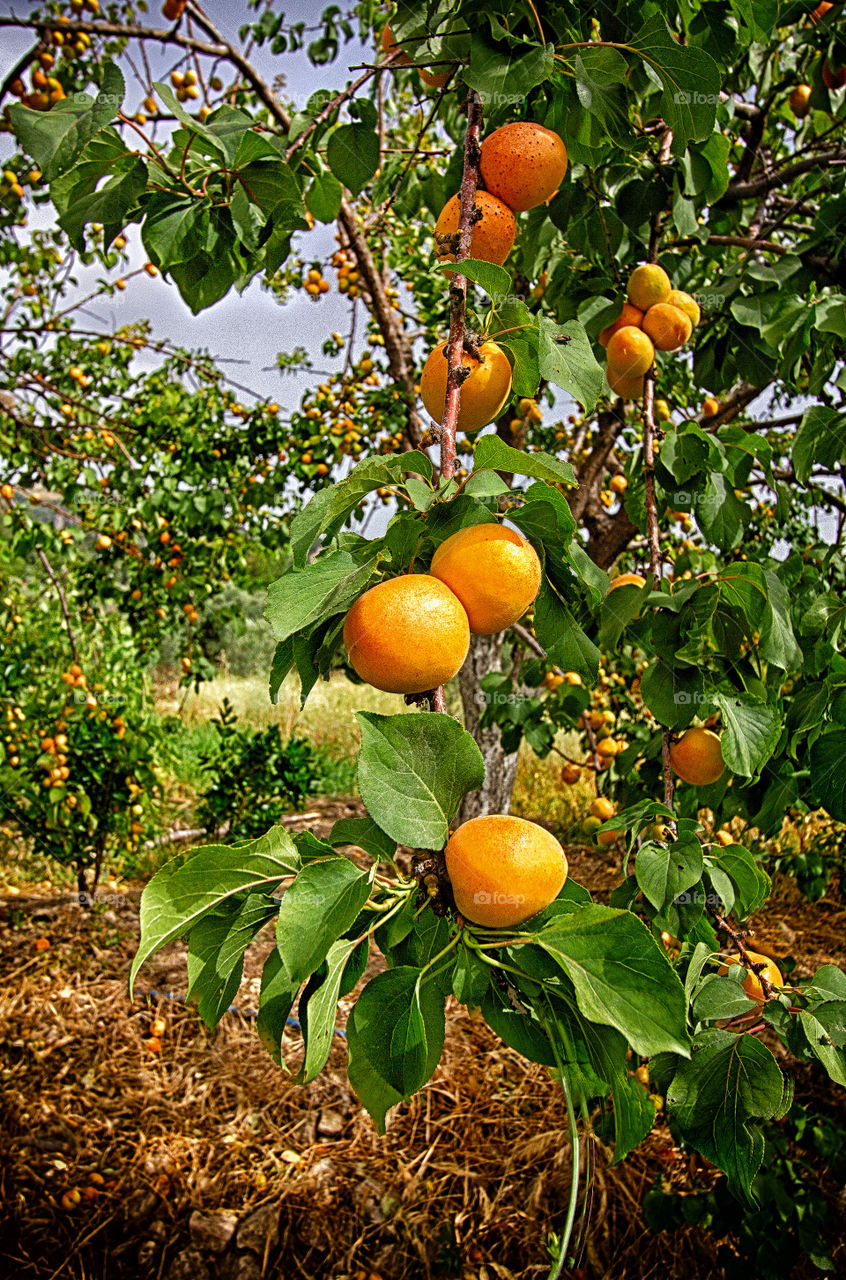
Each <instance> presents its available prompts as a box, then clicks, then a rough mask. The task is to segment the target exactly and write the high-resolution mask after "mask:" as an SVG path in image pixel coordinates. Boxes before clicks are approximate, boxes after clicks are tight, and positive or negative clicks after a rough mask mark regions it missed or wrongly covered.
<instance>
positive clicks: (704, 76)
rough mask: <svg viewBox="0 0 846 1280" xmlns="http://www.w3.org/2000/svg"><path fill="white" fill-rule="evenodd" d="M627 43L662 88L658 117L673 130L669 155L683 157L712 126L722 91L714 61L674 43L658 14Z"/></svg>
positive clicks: (698, 52) (690, 47) (690, 48)
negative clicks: (654, 75) (656, 77)
mask: <svg viewBox="0 0 846 1280" xmlns="http://www.w3.org/2000/svg"><path fill="white" fill-rule="evenodd" d="M627 43H628V47H629V48H630V49H634V50H635V51H636V52H637V53H639V54H640V56H641V57H642V58H643V60H644V62H645V63H646V64H647V66H648V67H649V68H650V69H651V70H652V71H654V72H655V73H656V74H657V76H658V77H659V79H660V81H661V83H662V85H663V92H662V94H661V107H660V114H661V116H662V117H663V119H664V120H665V122H666V123H667V124H668V125H669V127H670V128H671V129H672V131H673V148H672V149H673V154H674V155H677V156H678V155H683V154H684V152H685V151H686V149H687V145H688V143H689V142H704V141H705V139H706V138H708V137H709V135H710V133H711V130H712V129H713V127H714V118H715V115H716V110H717V103H718V102H719V100H720V89H721V88H722V82H721V77H720V69H719V67H718V66H717V64H716V62H714V59H713V58H712V57H711V56H710V54H707V53H706V52H705V51H704V49H697V48H695V47H693V46H691V45H682V44H678V43H677V41H676V40H675V39H674V37H673V33H672V32H671V31H670V28H669V26H668V25H667V21H666V19H665V18H664V17H663V15H662V14H660V13H655V14H653V15H652V17H651V18H649V19H648V20H647V22H645V23H644V25H643V26H642V27H641V29H640V31H638V33H637V35H635V36H633V37H632V38H631V39H629V41H628V42H627Z"/></svg>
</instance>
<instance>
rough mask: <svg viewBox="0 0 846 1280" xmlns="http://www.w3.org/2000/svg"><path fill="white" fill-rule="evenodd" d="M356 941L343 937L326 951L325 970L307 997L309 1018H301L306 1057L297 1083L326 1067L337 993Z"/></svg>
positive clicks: (301, 1012) (336, 1013)
mask: <svg viewBox="0 0 846 1280" xmlns="http://www.w3.org/2000/svg"><path fill="white" fill-rule="evenodd" d="M356 946H357V942H356V939H355V938H341V939H340V940H339V941H338V942H335V943H333V945H332V946H331V947H330V948H329V951H328V952H327V954H326V964H325V973H323V972H321V974H320V975H319V976H318V978H317V983H316V987H315V989H314V990H313V991H312V992H311V993H310V995H309V998H308V1005H307V1010H308V1017H307V1019H305V1018H303V1011H302V1009H301V1011H300V1019H301V1022H302V1024H303V1028H304V1035H305V1058H304V1059H303V1065H302V1066H301V1068H300V1073H299V1075H298V1077H297V1083H298V1084H308V1083H309V1082H310V1081H311V1080H314V1078H315V1076H318V1075H320V1072H321V1071H322V1070H323V1068H324V1067H325V1066H326V1060H327V1058H328V1057H329V1052H330V1050H331V1048H332V1037H333V1036H334V1034H335V1023H336V1021H337V1017H338V996H339V994H340V988H341V979H342V978H343V976H344V969H345V968H346V964H347V961H348V960H349V958H350V956H351V954H352V952H353V951H354V950H355V948H356Z"/></svg>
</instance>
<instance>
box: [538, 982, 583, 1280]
mask: <svg viewBox="0 0 846 1280" xmlns="http://www.w3.org/2000/svg"><path fill="white" fill-rule="evenodd" d="M550 1015H551V1021H552V1026H553V1027H554V1028H555V1031H556V1032H557V1031H558V1023H557V1020H556V1019H555V1013H554V1011H553V1009H552V1006H551V1003H550ZM544 1029H545V1031H546V1034H547V1036H548V1037H549V1043H550V1044H551V1046H552V1052H553V1054H554V1055H555V1066H556V1068H557V1070H558V1074H559V1077H560V1081H561V1090H562V1092H563V1094H564V1101H565V1103H566V1105H567V1124H568V1128H569V1130H570V1149H571V1152H572V1156H571V1161H570V1201H569V1203H568V1205H567V1220H566V1222H565V1223H564V1233H563V1235H562V1237H561V1241H560V1244H559V1250H558V1258H557V1260H556V1262H555V1266H554V1267H553V1268H552V1271H550V1273H549V1280H558V1278H559V1276H560V1275H561V1272H562V1271H563V1270H564V1263H565V1262H566V1261H567V1254H568V1253H569V1250H570V1237H571V1236H572V1234H573V1224H574V1223H575V1221H576V1208H577V1206H578V1203H579V1158H580V1148H579V1126H578V1124H577V1122H576V1108H575V1107H574V1106H573V1096H572V1094H571V1093H570V1083H569V1081H568V1079H567V1073H566V1071H565V1069H564V1063H563V1061H562V1058H561V1053H560V1051H559V1046H558V1040H557V1038H556V1036H555V1035H553V1034H551V1028H550V1026H549V1025H545V1027H544Z"/></svg>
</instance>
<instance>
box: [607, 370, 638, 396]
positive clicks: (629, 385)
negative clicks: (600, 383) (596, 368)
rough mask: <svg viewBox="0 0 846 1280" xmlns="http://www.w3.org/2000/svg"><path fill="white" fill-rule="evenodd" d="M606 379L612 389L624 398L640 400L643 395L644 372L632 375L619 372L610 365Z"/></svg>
mask: <svg viewBox="0 0 846 1280" xmlns="http://www.w3.org/2000/svg"><path fill="white" fill-rule="evenodd" d="M605 380H606V382H607V383H608V385H609V387H610V388H611V390H612V391H613V392H614V393H615V394H616V395H618V396H622V398H623V399H624V400H640V398H641V396H642V395H643V374H642V373H640V374H636V375H634V376H633V377H630V376H629V375H628V374H626V373H618V372H617V370H616V369H612V368H611V366H610V365H609V366H608V368H607V369H606V370H605Z"/></svg>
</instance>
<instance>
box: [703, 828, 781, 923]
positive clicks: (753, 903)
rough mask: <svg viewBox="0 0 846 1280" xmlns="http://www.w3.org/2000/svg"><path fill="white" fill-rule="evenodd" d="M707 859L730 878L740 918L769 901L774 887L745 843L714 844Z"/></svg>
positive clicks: (734, 908)
mask: <svg viewBox="0 0 846 1280" xmlns="http://www.w3.org/2000/svg"><path fill="white" fill-rule="evenodd" d="M708 861H709V863H711V864H713V865H715V866H716V867H718V868H719V870H720V871H722V872H724V873H725V875H727V876H728V877H729V879H730V880H731V883H732V885H733V886H734V902H733V904H732V908H731V909H732V910H733V911H734V914H735V915H736V916H737V918H738V919H739V920H745V919H746V917H747V916H751V915H752V914H753V912H755V911H757V910H759V908H760V907H761V906H762V905H763V904H764V902H766V900H767V898H768V897H769V894H770V888H771V883H770V877H769V876H768V875H767V873H766V871H764V870H763V868H762V867H759V866H758V864H757V862H756V861H755V859H754V858H753V856H752V854H751V853H750V852H749V850H748V849H747V848H745V847H744V846H743V845H742V844H730V845H727V846H726V847H725V848H719V847H718V846H716V845H715V846H712V848H711V853H710V856H709V859H708Z"/></svg>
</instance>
